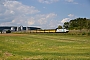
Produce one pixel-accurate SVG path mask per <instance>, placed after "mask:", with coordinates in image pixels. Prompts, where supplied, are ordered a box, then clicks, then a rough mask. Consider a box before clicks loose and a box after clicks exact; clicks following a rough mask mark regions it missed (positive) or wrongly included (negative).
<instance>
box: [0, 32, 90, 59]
mask: <svg viewBox="0 0 90 60" xmlns="http://www.w3.org/2000/svg"><path fill="white" fill-rule="evenodd" d="M0 60H90V36H77V35H62V34H59V33H58V34H56V33H49V34H48V33H45V34H0Z"/></svg>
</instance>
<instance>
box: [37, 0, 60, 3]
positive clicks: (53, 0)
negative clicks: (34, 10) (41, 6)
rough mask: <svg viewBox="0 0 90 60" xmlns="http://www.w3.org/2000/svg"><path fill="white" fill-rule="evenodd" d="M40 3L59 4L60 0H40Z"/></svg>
mask: <svg viewBox="0 0 90 60" xmlns="http://www.w3.org/2000/svg"><path fill="white" fill-rule="evenodd" d="M38 1H39V2H40V3H46V4H51V3H55V2H58V1H59V0H38Z"/></svg>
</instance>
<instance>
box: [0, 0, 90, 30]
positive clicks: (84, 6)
mask: <svg viewBox="0 0 90 60" xmlns="http://www.w3.org/2000/svg"><path fill="white" fill-rule="evenodd" d="M78 17H81V18H90V0H16V1H15V0H0V26H8V25H9V26H20V25H23V26H34V27H40V28H42V29H53V28H57V27H58V25H63V23H64V22H68V21H70V20H71V19H75V18H78Z"/></svg>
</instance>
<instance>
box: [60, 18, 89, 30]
mask: <svg viewBox="0 0 90 60" xmlns="http://www.w3.org/2000/svg"><path fill="white" fill-rule="evenodd" d="M63 27H64V28H66V29H69V30H82V29H88V30H90V19H87V18H76V19H72V20H70V21H69V22H65V23H64V25H63ZM58 28H62V27H61V26H60V25H59V26H58Z"/></svg>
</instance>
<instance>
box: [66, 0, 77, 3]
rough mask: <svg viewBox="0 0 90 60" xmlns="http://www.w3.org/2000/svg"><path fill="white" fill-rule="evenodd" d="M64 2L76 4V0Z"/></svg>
mask: <svg viewBox="0 0 90 60" xmlns="http://www.w3.org/2000/svg"><path fill="white" fill-rule="evenodd" d="M65 1H66V2H69V3H73V4H78V3H77V2H75V1H74V0H65Z"/></svg>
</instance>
